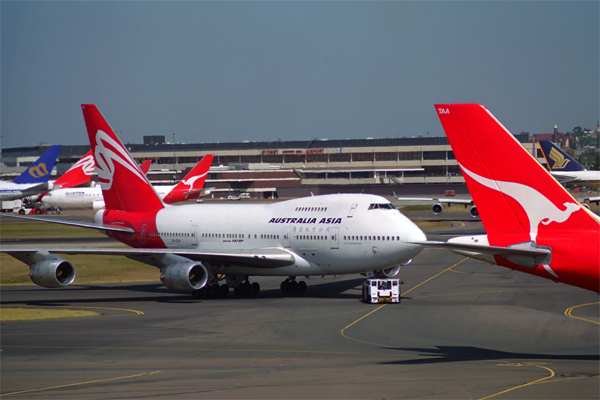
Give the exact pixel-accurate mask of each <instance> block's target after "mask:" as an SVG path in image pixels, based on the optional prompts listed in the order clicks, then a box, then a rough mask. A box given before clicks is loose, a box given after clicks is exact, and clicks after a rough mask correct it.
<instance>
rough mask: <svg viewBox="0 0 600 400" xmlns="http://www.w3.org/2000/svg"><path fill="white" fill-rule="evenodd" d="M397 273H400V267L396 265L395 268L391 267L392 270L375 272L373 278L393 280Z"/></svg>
mask: <svg viewBox="0 0 600 400" xmlns="http://www.w3.org/2000/svg"><path fill="white" fill-rule="evenodd" d="M398 272H400V266H399V265H398V266H397V267H393V268H388V269H380V270H379V271H376V272H375V277H377V278H382V279H383V278H393V277H395V276H396V275H398Z"/></svg>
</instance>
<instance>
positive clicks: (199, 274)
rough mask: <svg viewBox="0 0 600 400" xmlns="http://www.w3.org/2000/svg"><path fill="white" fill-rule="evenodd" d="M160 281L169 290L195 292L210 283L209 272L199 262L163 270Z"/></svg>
mask: <svg viewBox="0 0 600 400" xmlns="http://www.w3.org/2000/svg"><path fill="white" fill-rule="evenodd" d="M160 280H161V282H162V283H163V285H165V286H166V287H168V288H169V289H174V290H179V291H182V292H193V291H194V290H198V289H202V288H203V287H204V285H206V282H207V281H208V271H207V270H206V267H204V265H202V264H201V263H199V262H196V263H195V262H189V263H177V264H172V265H169V266H167V267H165V268H163V269H162V270H161V275H160Z"/></svg>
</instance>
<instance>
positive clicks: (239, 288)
mask: <svg viewBox="0 0 600 400" xmlns="http://www.w3.org/2000/svg"><path fill="white" fill-rule="evenodd" d="M243 285H244V284H243V283H240V284H239V285H237V286H236V287H234V288H233V293H235V295H236V296H241V295H242V293H243V292H244V286H243Z"/></svg>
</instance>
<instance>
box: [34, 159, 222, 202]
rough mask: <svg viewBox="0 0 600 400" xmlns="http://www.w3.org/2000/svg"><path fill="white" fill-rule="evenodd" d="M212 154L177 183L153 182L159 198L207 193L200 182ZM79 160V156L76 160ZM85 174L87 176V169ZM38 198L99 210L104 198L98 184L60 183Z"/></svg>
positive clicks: (186, 197) (176, 199) (176, 198)
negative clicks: (71, 184) (59, 186)
mask: <svg viewBox="0 0 600 400" xmlns="http://www.w3.org/2000/svg"><path fill="white" fill-rule="evenodd" d="M88 154H89V155H90V157H92V159H91V162H92V164H91V170H92V172H93V170H94V167H95V163H94V158H93V155H92V154H91V150H90V153H88ZM86 156H87V155H86ZM84 158H85V157H84ZM213 158H214V155H213V154H207V155H206V156H204V157H203V158H202V159H201V160H200V162H198V164H196V166H195V167H194V168H192V169H191V170H190V172H188V174H187V175H186V176H185V178H184V179H183V180H182V181H180V182H179V183H178V184H177V185H156V186H154V189H155V190H156V192H157V193H158V195H159V196H160V198H161V199H163V201H164V202H165V203H167V204H173V203H178V202H180V201H184V200H189V199H195V198H198V197H200V196H203V195H206V194H208V193H210V191H209V190H208V189H203V186H204V181H205V180H206V175H207V174H208V170H209V168H210V165H211V164H212V160H213ZM82 160H83V159H82ZM80 162H81V160H80V161H79V162H78V163H77V164H79V163H80ZM150 162H151V160H146V161H145V162H144V163H143V164H142V165H141V166H140V169H141V170H142V172H143V173H144V174H146V173H147V172H148V169H149V168H150ZM77 164H75V165H74V166H73V167H72V168H71V169H74V168H75V167H76V166H77ZM69 171H71V170H69ZM69 171H67V172H66V173H65V175H67V174H68V173H69ZM89 175H90V176H91V172H90V174H89ZM63 176H64V175H63ZM59 179H62V177H61V178H59ZM88 181H89V177H88ZM57 182H58V180H57ZM39 201H43V202H44V203H46V204H49V205H51V206H53V207H60V208H93V209H94V210H100V209H102V208H104V199H103V197H102V189H101V188H100V186H92V187H71V186H66V187H65V188H62V187H61V188H59V189H55V190H52V191H50V192H48V193H46V194H44V196H42V197H41V199H40V200H39Z"/></svg>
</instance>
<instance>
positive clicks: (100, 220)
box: [0, 105, 426, 295]
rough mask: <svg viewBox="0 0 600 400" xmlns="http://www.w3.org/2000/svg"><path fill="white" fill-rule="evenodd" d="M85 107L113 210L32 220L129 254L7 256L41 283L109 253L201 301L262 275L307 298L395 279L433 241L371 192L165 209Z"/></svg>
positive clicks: (62, 282) (65, 278) (245, 288)
mask: <svg viewBox="0 0 600 400" xmlns="http://www.w3.org/2000/svg"><path fill="white" fill-rule="evenodd" d="M82 109H83V114H84V119H85V122H86V126H87V130H88V135H89V139H90V144H91V146H92V150H93V153H94V154H95V155H96V168H97V169H96V170H97V172H98V178H99V181H100V184H101V186H102V190H103V196H104V200H105V203H106V209H105V210H100V211H98V212H97V213H96V216H95V219H94V221H95V222H94V223H84V222H74V221H65V220H55V219H50V220H47V219H44V218H32V219H34V220H41V221H46V222H54V223H62V224H67V225H75V226H81V227H86V228H95V229H100V230H103V231H105V232H106V233H107V234H108V235H109V236H110V237H113V238H115V239H116V240H118V241H120V242H122V243H124V244H127V245H129V246H131V248H106V249H92V248H54V249H53V248H45V249H40V248H30V249H23V248H12V249H9V248H4V247H3V248H2V249H0V251H2V252H4V253H8V254H10V255H11V256H13V257H15V258H17V259H19V260H21V261H23V262H24V263H26V264H28V265H29V266H30V268H31V269H30V276H31V279H32V280H33V282H34V283H36V284H38V285H41V286H46V287H61V286H66V285H69V284H71V283H72V282H73V280H74V279H75V267H74V266H73V264H72V263H71V262H69V261H67V260H64V259H62V258H60V257H58V256H56V255H55V254H90V255H94V254H103V255H121V256H125V257H128V258H130V259H134V260H137V261H140V262H143V263H146V264H149V265H152V266H155V267H158V268H160V270H161V280H162V282H163V284H164V285H165V286H167V287H169V288H171V289H175V290H180V291H187V292H192V293H194V294H195V295H196V294H197V295H204V294H206V293H207V292H208V293H211V294H214V293H221V294H223V295H224V294H226V293H228V292H229V288H230V287H233V288H234V290H235V292H236V293H258V291H259V290H260V286H259V285H258V282H254V283H252V284H250V282H249V277H250V276H260V275H262V276H285V277H287V278H286V279H285V280H284V281H283V282H282V283H281V290H282V291H283V292H284V293H286V292H302V291H304V290H305V289H306V283H304V282H303V281H302V282H298V281H296V277H299V276H321V275H331V274H353V273H369V272H374V273H376V274H379V275H385V276H394V275H396V274H397V273H398V270H399V268H400V265H402V264H406V263H409V262H410V261H411V260H412V258H413V257H415V256H416V255H417V254H418V253H419V252H420V251H421V249H422V246H421V245H420V244H414V243H411V242H420V241H425V240H426V237H425V235H424V234H423V232H422V231H421V230H420V229H419V228H418V227H417V226H416V225H415V224H414V223H413V222H412V221H410V220H409V219H408V218H406V217H405V216H404V215H402V214H401V213H400V211H398V210H397V209H395V208H394V206H393V205H392V204H391V203H390V202H389V201H388V200H386V199H385V198H384V197H381V196H375V195H368V194H337V195H325V196H311V197H306V198H300V199H295V200H288V201H282V202H277V203H270V204H239V203H238V204H202V205H199V204H186V205H180V206H165V204H164V203H163V202H162V201H161V199H160V197H159V196H158V195H157V194H156V192H155V191H154V189H153V188H152V186H151V185H150V183H149V182H148V180H147V178H146V176H145V175H144V174H143V173H142V172H141V171H140V170H139V168H138V166H137V164H136V163H135V161H134V160H133V158H132V157H131V155H129V153H128V152H127V149H126V148H125V147H124V146H123V145H122V144H121V142H120V141H119V139H118V138H117V136H116V135H115V134H114V132H113V130H112V129H111V128H110V126H109V125H108V123H107V122H106V121H105V120H104V118H103V117H102V115H101V114H100V112H99V111H98V109H97V108H96V107H95V106H94V105H83V106H82ZM99 156H100V157H102V160H100V162H99ZM107 160H108V161H107ZM101 162H102V163H104V164H101ZM107 163H108V164H109V165H110V166H111V167H110V168H109V167H108V165H107ZM221 280H224V281H225V282H226V284H223V285H219V281H221ZM207 284H208V285H207ZM205 287H206V288H208V290H207V289H206V288H205Z"/></svg>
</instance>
